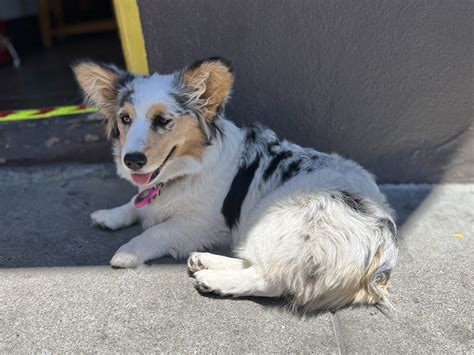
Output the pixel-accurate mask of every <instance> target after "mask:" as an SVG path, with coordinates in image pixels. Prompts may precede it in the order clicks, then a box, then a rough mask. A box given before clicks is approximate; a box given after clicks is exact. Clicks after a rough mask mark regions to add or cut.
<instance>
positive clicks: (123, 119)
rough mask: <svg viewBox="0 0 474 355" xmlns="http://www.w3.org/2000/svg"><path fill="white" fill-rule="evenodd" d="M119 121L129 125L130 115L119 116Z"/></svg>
mask: <svg viewBox="0 0 474 355" xmlns="http://www.w3.org/2000/svg"><path fill="white" fill-rule="evenodd" d="M120 121H122V123H123V124H124V125H129V124H130V123H132V120H131V118H130V116H129V115H127V114H124V115H122V116H120Z"/></svg>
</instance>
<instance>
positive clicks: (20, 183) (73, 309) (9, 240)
mask: <svg viewBox="0 0 474 355" xmlns="http://www.w3.org/2000/svg"><path fill="white" fill-rule="evenodd" d="M383 189H384V191H385V193H386V194H387V195H388V197H389V200H390V202H391V203H392V205H393V206H394V208H395V209H396V210H397V212H398V213H399V217H400V218H399V222H400V223H399V225H400V236H401V242H400V263H399V267H398V268H397V269H396V271H395V272H394V274H393V276H392V295H393V296H392V303H393V305H394V307H395V309H396V310H395V311H391V312H389V313H388V316H386V315H384V314H382V313H381V312H380V311H379V310H378V309H377V308H375V307H371V308H359V309H345V310H342V311H339V312H337V313H336V314H335V315H333V314H329V313H325V314H321V315H312V316H307V317H305V318H302V317H300V316H298V315H294V314H291V313H290V312H288V311H287V310H285V308H284V307H283V306H282V304H281V303H280V301H271V300H265V299H244V300H233V299H218V298H212V297H203V296H200V295H199V294H198V293H197V292H196V291H195V290H194V288H193V279H192V278H190V277H189V276H188V275H187V272H186V267H185V265H184V264H182V263H176V262H174V261H172V260H170V259H166V258H164V259H160V260H158V261H157V262H154V263H152V264H151V265H146V266H143V267H140V268H138V269H135V270H116V269H111V268H110V267H109V266H108V261H109V259H110V258H111V257H112V255H113V253H114V252H115V250H116V249H117V248H118V247H119V246H120V245H121V244H123V243H124V242H125V241H127V240H128V239H130V238H132V237H133V236H135V235H137V234H138V233H139V231H140V230H139V228H138V227H133V228H129V229H126V230H123V231H119V232H107V231H103V230H100V229H97V228H93V227H90V226H89V214H90V213H91V212H93V211H94V210H97V209H102V208H110V207H114V206H116V205H118V204H120V203H124V202H125V201H127V200H128V199H129V198H130V196H131V195H132V194H133V192H134V190H133V188H131V187H130V186H129V185H128V184H127V183H126V182H123V181H119V180H118V178H116V177H115V174H114V171H113V167H112V166H95V165H90V166H84V165H82V166H81V165H61V166H53V167H51V166H49V167H47V166H38V167H34V168H13V167H3V168H1V169H0V201H1V202H0V222H1V226H0V267H1V269H0V279H1V283H0V352H2V353H10V352H13V351H15V352H64V351H72V352H79V351H82V352H95V351H100V352H125V353H129V352H151V351H163V352H177V351H181V352H202V353H208V352H216V351H219V352H238V353H240V352H315V353H338V352H339V353H355V352H358V353H401V352H410V353H413V352H416V353H418V352H423V353H427V352H449V353H462V352H468V353H472V352H473V349H474V342H473V336H472V319H473V306H472V291H471V290H472V289H473V261H472V255H473V251H474V250H473V245H474V243H473V238H474V229H473V225H474V216H473V212H472V211H473V206H474V186H472V185H443V186H428V185H424V186H420V185H417V186H393V185H387V186H384V188H383ZM457 233H462V234H463V237H462V236H461V235H458V236H454V235H455V234H457Z"/></svg>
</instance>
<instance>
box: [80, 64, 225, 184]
mask: <svg viewBox="0 0 474 355" xmlns="http://www.w3.org/2000/svg"><path fill="white" fill-rule="evenodd" d="M73 70H74V73H75V75H76V78H77V81H78V82H79V85H80V86H81V87H82V89H83V90H84V93H85V96H86V98H87V99H88V100H89V101H90V102H91V103H92V104H93V105H95V106H97V107H98V109H99V111H100V112H101V113H102V114H103V116H104V117H105V118H106V122H107V134H108V136H109V137H110V138H111V139H112V140H113V141H114V144H115V159H116V162H117V165H118V168H119V171H120V172H121V174H122V175H123V176H125V177H126V178H128V179H129V180H131V181H132V182H133V183H135V184H136V185H141V186H147V185H152V184H155V183H157V182H165V181H167V180H169V179H173V178H175V177H178V176H183V175H188V174H193V173H197V172H198V171H199V170H200V167H201V162H202V157H203V154H204V151H205V149H206V147H207V146H209V145H210V144H212V142H213V140H214V139H216V135H217V134H218V133H219V132H218V131H219V128H218V126H217V125H216V120H217V119H218V118H219V115H220V114H221V112H222V110H223V108H224V105H225V103H226V101H227V99H228V97H229V94H230V91H231V88H232V83H233V74H232V69H231V66H230V64H229V63H228V62H227V61H226V60H224V59H221V58H210V59H206V60H203V61H199V62H197V63H195V64H194V65H192V66H190V67H187V68H185V69H183V70H181V71H178V72H176V73H173V74H170V75H160V74H158V73H155V74H153V75H150V76H141V75H134V74H131V73H128V72H126V71H123V70H120V69H118V68H117V67H115V66H112V65H103V64H99V63H95V62H90V61H84V62H80V63H79V64H76V65H74V66H73Z"/></svg>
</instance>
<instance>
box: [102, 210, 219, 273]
mask: <svg viewBox="0 0 474 355" xmlns="http://www.w3.org/2000/svg"><path fill="white" fill-rule="evenodd" d="M198 223H199V221H198ZM198 223H196V224H190V223H189V220H184V219H182V218H170V219H168V220H167V221H165V222H163V223H160V224H157V225H154V226H152V227H150V228H148V229H147V230H145V231H144V232H143V233H142V234H140V235H139V236H137V237H135V238H133V239H132V240H130V241H129V242H128V243H127V244H124V245H122V246H121V247H120V248H119V250H117V252H116V253H115V255H114V257H113V258H112V260H111V261H110V264H111V265H112V266H116V267H123V268H127V267H136V266H138V265H140V264H143V263H144V262H145V261H148V260H152V259H156V258H159V257H162V256H164V255H171V256H173V257H174V258H176V259H179V258H182V257H185V256H187V255H189V254H190V253H191V252H192V251H195V250H202V249H203V248H204V246H206V245H216V244H217V243H218V240H212V239H211V240H210V239H209V234H208V230H207V228H206V229H202V226H200V225H199V224H198ZM221 243H222V240H221Z"/></svg>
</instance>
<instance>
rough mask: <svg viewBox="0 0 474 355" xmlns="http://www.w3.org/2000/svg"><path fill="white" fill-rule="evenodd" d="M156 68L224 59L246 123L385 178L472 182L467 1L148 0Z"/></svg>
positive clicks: (473, 10) (146, 22)
mask: <svg viewBox="0 0 474 355" xmlns="http://www.w3.org/2000/svg"><path fill="white" fill-rule="evenodd" d="M138 3H139V7H140V15H141V19H142V26H143V32H144V36H145V42H146V48H147V54H148V62H149V65H150V68H151V69H152V70H158V71H160V72H170V71H173V70H175V69H178V68H180V67H182V66H184V65H186V64H189V63H191V62H193V61H194V60H196V59H201V58H205V57H209V56H216V55H217V56H224V57H227V58H228V59H230V60H231V61H232V62H233V63H234V67H235V72H236V83H235V89H234V95H233V99H232V101H231V103H230V105H229V107H228V110H227V113H228V116H229V118H231V119H232V120H234V121H236V122H237V123H238V124H241V125H242V124H246V123H251V122H254V121H260V122H263V123H264V124H266V125H268V126H270V127H271V128H273V129H275V130H276V131H277V132H278V133H279V134H280V135H281V136H284V137H286V138H288V139H291V140H293V141H296V142H297V143H300V144H302V145H305V146H312V147H315V148H317V149H320V150H323V151H334V152H337V153H340V154H342V155H344V156H347V157H350V158H352V159H355V160H357V161H358V162H360V163H361V164H362V165H364V166H365V167H366V168H368V169H369V170H370V171H372V172H373V173H375V174H376V175H377V176H378V178H379V181H381V182H439V181H457V182H468V181H471V182H472V181H474V168H473V167H474V133H473V128H472V124H473V117H474V106H473V95H474V79H473V58H474V57H473V47H474V43H473V42H474V39H473V25H472V20H473V18H474V16H473V15H474V2H473V1H470V0H451V1H438V0H430V1H428V0H426V1H425V0H423V1H421V0H410V1H405V0H357V1H347V0H325V1H316V0H291V1H287V0H238V1H235V0H199V1H189V0H139V1H138Z"/></svg>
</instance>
